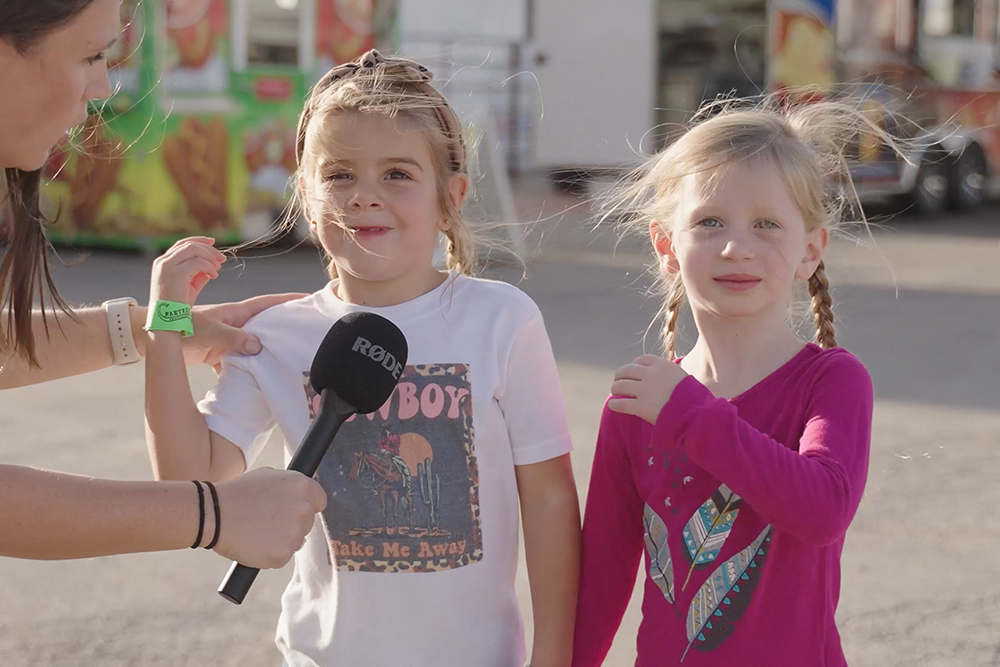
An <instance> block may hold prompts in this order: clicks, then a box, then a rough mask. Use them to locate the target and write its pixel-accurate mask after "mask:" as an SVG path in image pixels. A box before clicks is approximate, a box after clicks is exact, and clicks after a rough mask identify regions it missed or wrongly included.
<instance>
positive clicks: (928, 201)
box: [768, 0, 1000, 212]
mask: <svg viewBox="0 0 1000 667" xmlns="http://www.w3.org/2000/svg"><path fill="white" fill-rule="evenodd" d="M998 9H1000V0H836V1H834V0H769V5H768V15H769V21H768V23H769V27H770V34H769V44H770V48H769V58H768V73H769V77H768V84H769V85H768V87H769V89H770V90H771V91H773V92H778V93H781V92H782V91H783V90H786V89H791V88H794V87H797V86H802V85H812V86H814V87H815V89H816V90H817V91H819V92H818V93H814V94H819V95H820V96H824V95H827V94H829V95H841V94H847V95H853V96H855V97H856V98H859V99H861V100H863V105H864V107H865V109H866V111H867V112H868V113H869V114H870V115H871V116H870V117H871V118H872V119H873V120H875V121H876V122H877V123H879V124H880V125H881V126H882V129H884V130H886V131H887V132H888V133H889V134H890V135H893V136H896V137H898V138H900V139H902V140H903V141H902V142H901V144H900V145H901V146H902V148H903V149H904V155H903V156H900V155H899V154H898V153H897V152H896V151H894V150H892V149H891V148H890V147H889V146H887V145H885V144H884V143H883V142H881V141H879V140H878V139H877V137H876V136H875V133H871V134H872V136H868V137H863V138H862V139H861V141H860V142H859V145H858V146H857V155H856V156H855V157H857V158H858V159H857V164H856V166H855V167H854V168H853V171H852V177H853V181H854V183H855V185H856V187H857V189H858V191H859V193H860V194H861V196H862V198H863V199H864V200H868V201H871V200H876V199H902V200H904V201H906V202H907V203H909V204H910V205H912V206H913V208H914V209H916V210H917V211H918V212H933V211H939V210H943V209H945V208H948V207H951V208H956V209H973V208H977V207H978V206H980V205H981V204H982V203H983V201H984V199H985V197H986V196H987V195H988V194H989V193H991V191H995V190H996V189H997V185H998V184H1000V124H998V121H1000V78H998V64H1000V63H998V57H1000V50H998V32H1000V11H998ZM793 26H796V27H794V28H793Z"/></svg>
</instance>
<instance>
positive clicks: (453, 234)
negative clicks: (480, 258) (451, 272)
mask: <svg viewBox="0 0 1000 667" xmlns="http://www.w3.org/2000/svg"><path fill="white" fill-rule="evenodd" d="M444 235H445V238H447V239H448V268H449V269H457V270H458V272H459V273H463V274H465V275H467V276H469V275H473V274H475V272H476V268H477V267H476V239H475V237H474V236H473V234H472V230H471V229H470V228H469V225H468V224H467V223H466V222H465V221H464V220H462V219H461V218H459V217H457V218H455V219H453V220H452V221H451V224H450V225H448V229H447V230H445V232H444Z"/></svg>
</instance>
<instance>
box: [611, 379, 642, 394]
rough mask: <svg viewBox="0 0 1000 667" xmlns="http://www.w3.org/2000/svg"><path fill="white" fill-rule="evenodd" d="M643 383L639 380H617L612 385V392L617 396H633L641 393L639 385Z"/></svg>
mask: <svg viewBox="0 0 1000 667" xmlns="http://www.w3.org/2000/svg"><path fill="white" fill-rule="evenodd" d="M641 386H642V383H641V382H639V381H637V380H617V381H616V382H614V384H612V385H611V393H612V394H613V395H615V396H632V397H633V398H634V397H636V396H638V395H639V387H641Z"/></svg>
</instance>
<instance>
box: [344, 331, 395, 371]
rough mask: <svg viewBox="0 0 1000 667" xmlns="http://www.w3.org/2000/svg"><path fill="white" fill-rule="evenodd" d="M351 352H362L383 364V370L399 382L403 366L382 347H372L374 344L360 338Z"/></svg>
mask: <svg viewBox="0 0 1000 667" xmlns="http://www.w3.org/2000/svg"><path fill="white" fill-rule="evenodd" d="M351 350H352V351H353V352H360V353H361V354H363V355H365V356H366V357H368V358H369V359H371V360H373V361H376V362H378V363H380V364H382V368H384V369H386V370H387V371H389V372H390V373H392V377H393V379H395V380H398V379H399V375H400V373H402V372H403V364H401V363H399V362H398V361H396V357H394V356H392V354H391V353H390V352H387V351H386V349H385V348H384V347H382V346H381V345H372V342H371V341H370V340H368V339H366V338H362V337H361V336H358V339H357V340H356V341H354V347H352V348H351Z"/></svg>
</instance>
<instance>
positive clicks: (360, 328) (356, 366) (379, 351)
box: [309, 312, 408, 414]
mask: <svg viewBox="0 0 1000 667" xmlns="http://www.w3.org/2000/svg"><path fill="white" fill-rule="evenodd" d="M407 353H408V348H407V345H406V338H405V337H404V336H403V332H402V331H400V330H399V329H398V328H397V327H396V325H395V324H393V323H392V322H390V321H389V320H387V319H385V318H384V317H382V316H380V315H376V314H374V313H366V312H356V313H348V314H347V315H344V317H342V318H341V319H339V320H337V322H336V323H334V325H333V326H332V327H330V331H329V332H328V333H327V334H326V337H325V338H324V339H323V342H322V343H321V344H320V346H319V350H318V351H317V352H316V356H315V357H314V358H313V363H312V369H311V370H310V372H309V376H310V381H311V382H312V386H313V389H315V390H316V393H318V394H322V393H323V390H324V389H332V390H333V391H334V393H336V394H337V396H340V398H342V399H343V400H344V401H346V402H347V403H350V404H351V405H352V406H354V407H355V408H356V409H357V411H358V412H359V413H361V414H368V413H369V412H375V411H376V410H378V409H379V408H381V407H382V405H383V404H384V403H385V402H386V401H387V400H389V397H390V396H391V395H392V390H393V389H394V388H395V387H396V383H397V382H399V376H400V374H401V373H402V372H403V367H404V366H405V365H406V356H407Z"/></svg>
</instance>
